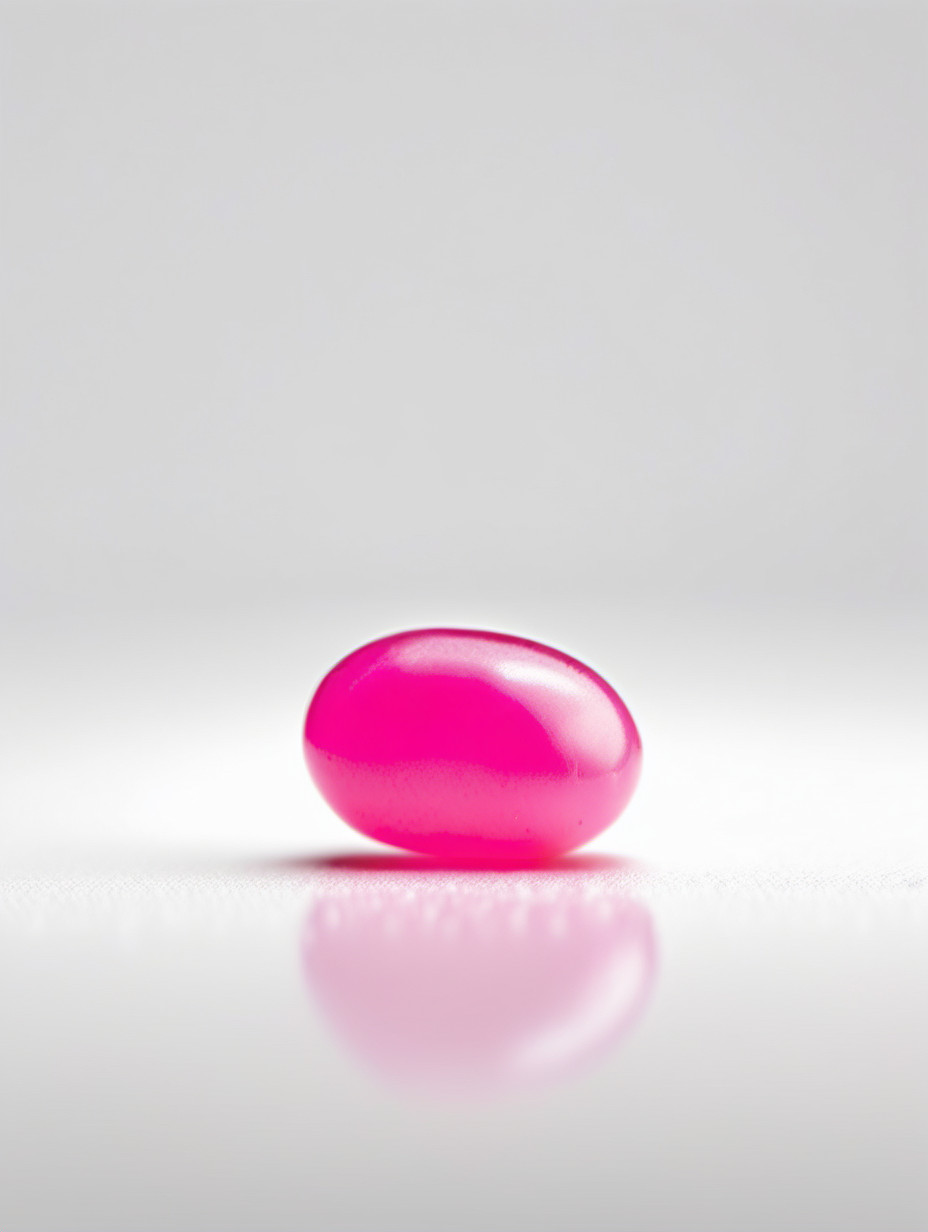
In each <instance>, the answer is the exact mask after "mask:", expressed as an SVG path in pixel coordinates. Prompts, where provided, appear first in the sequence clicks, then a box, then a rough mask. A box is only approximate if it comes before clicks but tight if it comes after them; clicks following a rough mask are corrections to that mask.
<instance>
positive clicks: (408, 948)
mask: <svg viewBox="0 0 928 1232" xmlns="http://www.w3.org/2000/svg"><path fill="white" fill-rule="evenodd" d="M304 867H307V868H311V869H312V874H313V876H312V880H313V883H314V884H313V900H312V904H311V907H310V910H309V912H308V914H307V916H306V919H305V923H304V928H303V935H302V952H303V962H304V969H305V972H306V977H307V980H308V983H309V986H310V988H311V990H312V992H313V994H314V997H315V999H316V1000H317V1002H318V1003H319V1005H320V1006H321V1008H322V1010H323V1012H324V1014H325V1015H326V1017H327V1018H328V1019H329V1020H330V1022H331V1023H332V1024H333V1026H334V1027H335V1029H336V1031H337V1032H338V1034H339V1035H340V1036H341V1037H342V1038H343V1039H344V1040H345V1042H346V1043H347V1044H348V1045H349V1046H350V1047H351V1048H352V1050H353V1051H355V1052H356V1053H357V1054H358V1055H360V1056H362V1057H364V1058H366V1059H367V1061H368V1062H370V1063H371V1064H372V1065H373V1066H374V1067H375V1068H376V1069H377V1070H379V1071H380V1072H381V1073H382V1074H383V1075H385V1076H387V1077H389V1078H390V1079H392V1080H394V1081H396V1082H399V1083H401V1084H404V1085H414V1086H416V1087H420V1088H432V1089H434V1090H436V1091H441V1092H446V1093H458V1094H465V1093H470V1092H474V1093H491V1092H493V1091H495V1090H505V1089H509V1088H512V1087H517V1086H520V1085H526V1084H532V1083H536V1082H542V1081H546V1080H548V1079H551V1078H555V1077H557V1076H558V1075H560V1074H563V1073H567V1072H570V1071H573V1070H574V1069H576V1068H578V1067H581V1066H583V1065H585V1064H588V1063H590V1062H592V1061H593V1060H595V1059H596V1058H597V1057H598V1056H600V1055H602V1054H603V1053H604V1052H606V1051H608V1050H609V1049H610V1048H612V1047H613V1046H614V1045H615V1044H616V1043H618V1041H619V1040H621V1039H622V1037H623V1036H624V1035H625V1033H626V1032H627V1031H628V1030H629V1028H630V1027H631V1026H632V1024H633V1023H634V1022H635V1020H636V1019H637V1018H638V1016H639V1015H640V1013H641V1011H642V1010H643V1008H644V1006H645V1004H646V1003H647V1001H648V998H649V996H650V993H651V989H652V987H653V983H654V979H655V973H656V965H657V957H656V956H657V947H656V941H655V934H654V926H653V923H652V920H651V916H650V914H649V913H648V911H647V910H646V908H645V907H644V906H643V905H642V904H641V903H640V902H636V901H635V900H634V898H633V897H632V888H633V882H634V876H633V875H632V874H633V869H632V866H631V865H630V864H629V863H628V862H627V861H621V860H615V859H610V858H609V857H604V856H590V855H587V856H583V855H579V856H573V857H565V858H563V859H561V860H558V861H555V862H552V863H551V864H547V865H543V866H538V865H534V866H530V867H524V868H516V867H513V866H512V865H507V866H488V865H485V864H467V865H463V864H462V865H448V864H441V865H439V864H437V863H435V862H432V861H429V860H427V859H424V858H420V857H415V856H409V857H407V856H358V857H347V856H346V857H340V858H338V857H337V858H334V859H329V860H322V861H315V862H313V863H312V865H304Z"/></svg>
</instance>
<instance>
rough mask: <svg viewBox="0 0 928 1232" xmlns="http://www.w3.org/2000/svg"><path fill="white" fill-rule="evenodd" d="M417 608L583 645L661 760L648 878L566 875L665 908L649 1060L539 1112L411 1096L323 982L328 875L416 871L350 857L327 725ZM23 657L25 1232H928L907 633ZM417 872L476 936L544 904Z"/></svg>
mask: <svg viewBox="0 0 928 1232" xmlns="http://www.w3.org/2000/svg"><path fill="white" fill-rule="evenodd" d="M442 607H443V610H442V611H439V610H438V609H439V608H442ZM414 609H417V610H419V612H420V613H421V615H422V616H423V617H424V618H425V620H426V622H428V621H429V620H434V619H440V618H442V617H443V618H444V619H445V620H450V621H456V622H459V623H471V624H483V625H487V624H490V625H493V626H497V627H498V626H502V627H518V628H519V629H520V630H521V631H523V632H528V633H530V634H534V635H536V636H546V637H547V638H548V639H549V640H551V641H552V642H554V643H555V644H558V645H561V646H563V647H564V648H565V649H568V650H570V651H572V652H575V653H576V652H583V653H585V657H586V658H587V659H588V660H589V661H591V662H592V663H593V665H594V666H596V667H598V668H600V669H601V670H603V671H604V672H605V673H606V674H607V675H608V676H610V678H611V679H613V680H614V682H615V683H616V684H617V685H618V687H619V688H620V690H621V691H622V692H623V693H624V695H625V697H626V699H627V701H628V702H629V704H630V706H631V707H632V709H633V712H634V713H635V714H636V716H637V718H638V719H639V721H640V724H641V727H642V731H643V735H644V743H645V775H644V778H643V781H642V786H641V789H640V793H639V795H638V796H637V797H636V799H635V800H634V801H633V803H632V805H631V806H630V808H629V810H628V813H627V814H626V816H625V817H624V818H623V819H622V820H620V822H619V823H618V824H617V825H616V826H615V827H614V829H613V830H612V831H610V832H609V833H608V834H607V835H605V836H603V838H602V839H601V840H600V841H599V842H598V843H596V844H594V848H595V849H596V850H599V851H603V852H607V853H608V852H611V853H613V854H616V855H618V854H621V855H623V856H626V857H632V858H633V860H634V861H635V863H634V864H633V865H632V866H624V865H623V866H621V867H620V868H619V869H618V870H617V871H616V872H614V873H607V874H603V873H601V872H599V873H597V872H596V871H595V870H594V871H584V870H583V869H582V868H579V869H575V870H574V871H573V872H570V870H569V869H568V870H566V872H565V871H562V872H561V873H560V874H550V875H549V882H550V883H551V884H553V883H557V884H559V885H560V887H561V889H560V890H559V891H558V892H559V893H561V894H562V895H566V898H565V902H582V901H583V900H584V896H588V895H589V894H590V893H604V892H605V893H606V901H612V900H610V899H609V895H610V894H611V895H612V896H613V899H615V901H616V902H618V901H622V900H625V899H627V898H629V897H630V898H631V899H632V900H633V901H636V902H639V903H642V904H643V905H644V907H645V909H646V910H647V911H648V912H649V913H650V915H651V918H652V921H653V927H654V930H655V934H656V938H657V946H658V953H659V962H658V971H657V977H656V983H655V986H654V988H653V991H652V993H651V995H650V998H649V1000H648V1003H647V1004H646V1006H645V1007H644V1010H643V1012H642V1013H641V1015H640V1017H639V1019H638V1021H637V1022H636V1023H635V1025H634V1026H633V1028H632V1029H631V1031H630V1032H629V1033H628V1035H627V1036H626V1037H625V1038H624V1039H623V1040H620V1041H618V1042H616V1043H615V1044H614V1045H613V1046H612V1047H611V1048H610V1049H607V1050H606V1052H605V1053H603V1054H602V1055H592V1056H590V1057H587V1058H586V1059H585V1060H584V1058H583V1056H582V1055H581V1056H580V1057H579V1058H578V1063H577V1065H576V1066H575V1068H574V1070H572V1071H570V1072H567V1073H566V1074H559V1075H551V1076H550V1077H549V1079H547V1080H543V1079H542V1080H539V1081H538V1082H537V1083H536V1084H535V1085H534V1086H533V1085H529V1086H528V1087H526V1088H525V1089H517V1090H513V1091H506V1090H500V1091H495V1092H494V1091H492V1090H483V1089H481V1088H480V1087H479V1085H478V1086H477V1087H475V1089H474V1090H473V1091H471V1092H468V1091H466V1090H465V1091H463V1092H462V1091H460V1090H459V1091H457V1092H455V1091H442V1090H438V1091H437V1092H435V1093H433V1094H430V1093H429V1092H428V1091H425V1092H423V1091H422V1090H420V1089H418V1088H417V1087H416V1086H415V1085H413V1086H411V1087H410V1086H408V1085H406V1084H405V1083H404V1081H403V1077H402V1074H399V1075H397V1074H395V1073H391V1072H389V1070H387V1071H383V1070H382V1069H381V1068H380V1067H378V1065H377V1064H376V1063H372V1062H371V1059H370V1057H366V1056H365V1055H363V1053H362V1052H359V1051H358V1048H357V1047H356V1046H355V1045H354V1044H353V1042H352V1039H351V1037H350V1034H349V1036H345V1035H344V1034H343V1033H340V1028H339V1023H338V1021H337V1020H333V1019H332V1018H331V1016H330V1014H328V1012H327V1011H326V1008H325V1006H324V1005H322V1004H320V1003H319V1002H318V1000H317V999H316V998H315V996H314V993H313V990H312V988H311V987H308V986H307V984H306V981H305V979H304V977H303V975H302V972H301V961H300V934H301V931H302V928H303V921H304V919H305V918H306V915H307V913H308V912H309V911H310V909H311V906H312V904H313V902H315V901H319V898H320V895H322V896H323V897H324V896H325V895H326V894H327V893H329V892H330V890H331V887H332V885H333V883H334V882H337V883H338V884H339V885H340V886H341V890H340V892H342V893H347V894H349V896H350V897H351V898H352V901H354V902H355V903H356V904H359V905H360V907H362V908H364V907H365V904H369V903H370V902H371V901H374V900H376V899H378V895H379V896H380V897H382V895H383V894H384V893H385V892H386V893H387V894H388V897H389V895H390V894H394V895H402V894H406V893H407V889H408V887H409V885H410V884H411V883H410V881H409V880H408V877H409V874H408V872H404V869H403V866H402V864H400V865H399V866H398V868H397V870H396V871H395V872H390V871H389V869H388V870H387V871H384V870H383V869H382V868H381V869H380V870H379V871H378V870H371V871H365V870H363V869H360V870H359V869H354V870H352V869H350V868H349V869H348V870H347V871H346V870H345V869H337V868H336V869H333V868H331V867H328V866H326V865H325V864H324V863H322V864H320V863H319V857H320V856H325V855H326V854H332V853H337V852H345V853H350V852H357V853H361V852H364V851H372V850H373V847H372V845H370V844H367V843H365V842H364V840H362V839H361V838H360V837H358V836H354V835H352V834H351V832H350V831H349V830H348V829H347V828H346V827H344V826H342V825H341V823H339V822H338V821H337V820H336V819H334V818H333V817H332V816H331V815H330V814H328V812H327V810H326V809H325V806H324V805H323V804H322V803H321V801H320V800H319V799H318V797H316V796H315V794H314V793H313V790H312V788H311V785H310V783H309V781H308V778H307V776H306V774H305V771H304V769H303V767H302V765H301V760H300V753H299V728H300V719H301V715H302V709H303V706H304V704H305V702H306V699H307V697H308V695H309V693H310V692H311V690H312V688H313V686H314V684H315V681H316V679H317V678H318V676H319V675H320V674H321V673H322V672H323V671H324V670H325V669H326V667H327V666H329V664H330V662H331V661H332V660H333V659H334V658H335V657H336V656H337V654H338V653H339V652H340V651H341V650H344V649H346V648H347V647H350V646H351V645H354V644H355V643H356V642H357V641H359V640H361V639H362V638H363V637H365V636H375V635H377V634H379V633H380V632H383V631H384V630H385V629H388V628H390V627H395V626H396V625H397V624H403V623H410V619H411V613H412V611H413V610H414ZM6 644H7V646H8V647H10V646H14V647H16V650H15V652H14V654H13V655H12V656H11V659H12V662H8V663H6V664H4V669H5V676H6V678H7V679H8V680H13V681H14V688H13V689H12V691H9V692H7V693H6V695H5V697H4V714H3V735H4V744H5V748H6V749H7V750H8V755H9V754H12V756H10V757H9V760H8V761H7V769H6V772H5V775H4V785H3V795H2V798H0V803H2V810H3V816H4V818H5V820H6V836H7V850H6V859H5V869H6V871H5V873H4V875H3V897H2V906H0V935H2V947H3V966H4V971H5V978H4V989H3V1000H4V1006H3V1021H4V1045H3V1049H2V1052H0V1065H2V1068H3V1071H4V1075H3V1089H4V1093H5V1094H4V1100H3V1105H2V1113H0V1116H2V1126H3V1150H2V1154H0V1159H2V1165H0V1167H2V1173H3V1183H2V1185H0V1227H2V1228H4V1230H6V1229H9V1232H19V1230H21V1229H51V1228H54V1229H59V1230H60V1229H65V1230H71V1229H88V1230H89V1229H93V1230H94V1232H97V1230H107V1229H114V1230H115V1229H122V1230H129V1232H134V1230H135V1229H152V1230H153V1232H154V1230H155V1229H175V1228H176V1229H178V1230H180V1229H195V1230H199V1229H204V1230H206V1229H243V1230H245V1229H257V1228H261V1229H265V1230H267V1232H277V1230H278V1229H280V1230H285V1229H286V1230H290V1229H294V1228H300V1229H304V1230H308V1232H316V1230H318V1232H330V1230H331V1232H348V1230H352V1232H353V1230H355V1229H377V1230H381V1229H382V1230H384V1232H387V1230H392V1229H397V1230H398V1232H399V1230H409V1232H418V1230H419V1229H422V1230H423V1232H425V1230H426V1229H431V1230H436V1229H437V1230H445V1229H448V1230H452V1229H453V1230H458V1229H460V1230H461V1232H464V1230H469V1229H474V1228H480V1229H484V1228H494V1229H497V1228H498V1229H501V1230H503V1229H505V1230H509V1229H513V1230H515V1229H519V1230H523V1229H525V1230H526V1232H527V1230H528V1229H532V1230H533V1232H534V1230H536V1229H541V1230H545V1229H551V1230H552V1232H566V1230H567V1229H574V1228H583V1229H589V1230H590V1232H599V1230H603V1232H605V1230H607V1229H608V1230H610V1232H611V1230H614V1229H628V1230H629V1232H633V1230H634V1232H638V1230H640V1229H667V1230H670V1229H678V1228H680V1227H685V1228H687V1229H693V1230H694V1232H697V1230H703V1229H705V1230H707V1232H708V1230H710V1229H711V1230H713V1232H714V1230H716V1229H732V1232H735V1230H738V1232H754V1230H758V1232H760V1230H763V1229H770V1230H771V1232H772V1230H773V1229H782V1228H784V1227H786V1228H794V1227H795V1228H800V1227H801V1228H803V1229H807V1230H810V1232H818V1230H821V1232H832V1230H836V1229H841V1232H854V1230H860V1232H871V1230H872V1232H877V1229H880V1230H881V1232H883V1230H886V1232H921V1229H922V1228H923V1227H924V1224H925V1219H926V1215H928V1189H926V1184H925V1180H924V1167H923V1163H924V1152H925V1146H926V1144H928V1123H926V1116H925V1095H926V1093H928V1092H926V1089H925V1088H926V1057H925V1044H924V1041H925V1038H926V1031H928V979H926V964H925V962H924V953H925V943H926V941H928V935H926V933H928V911H926V906H928V904H926V892H925V884H926V879H925V868H926V861H925V850H926V844H925V800H926V798H928V793H926V790H925V788H926V782H925V780H926V767H925V759H924V757H923V752H924V747H925V734H926V730H925V722H924V708H923V706H922V701H923V698H924V696H925V679H924V676H925V653H924V646H923V642H922V639H921V628H920V622H918V621H916V620H915V619H914V617H913V619H912V620H910V621H906V620H904V619H902V618H901V617H900V616H899V615H898V613H897V614H896V615H895V616H893V617H891V618H889V617H886V616H883V617H878V616H875V615H874V614H872V613H871V614H870V615H869V616H864V615H858V616H857V617H856V618H853V619H852V618H851V617H850V616H849V615H848V614H847V613H846V612H845V613H843V614H840V613H839V614H835V613H830V614H829V613H827V612H819V613H817V614H815V613H808V612H806V613H801V612H797V611H795V610H794V611H793V612H785V611H784V612H781V613H779V614H775V615H770V614H769V613H768V614H767V615H766V616H764V617H759V616H757V615H755V616H753V617H752V616H751V615H750V613H746V612H742V613H740V614H738V613H734V612H732V611H728V612H727V613H725V612H723V611H720V610H716V611H715V612H706V611H703V612H702V613H698V612H692V613H690V614H688V615H687V616H686V618H685V619H684V618H681V616H680V614H676V615H675V616H674V617H670V616H668V615H666V614H664V615H663V616H661V614H660V613H659V612H651V613H638V614H633V613H631V612H630V611H629V610H628V609H627V607H625V606H623V605H619V604H607V603H605V602H604V601H602V600H600V601H599V602H598V603H596V604H594V603H592V602H591V603H588V604H583V605H578V606H574V607H569V606H565V605H554V604H551V603H549V604H543V603H541V602H539V601H535V602H534V603H530V602H528V601H526V602H525V603H523V604H522V605H521V606H519V605H510V606H509V607H508V608H506V609H504V606H503V605H501V604H498V603H496V604H494V603H484V604H479V603H474V604H471V605H470V606H469V607H468V606H467V605H462V604H460V603H452V602H450V601H449V602H448V603H447V604H445V605H441V604H437V603H435V602H434V601H432V602H431V603H429V602H425V601H421V602H416V601H413V600H409V601H408V605H398V604H383V605H381V606H380V607H378V606H377V605H375V604H367V605H358V606H353V607H352V606H344V605H343V606H341V607H338V608H331V609H329V610H325V609H322V608H319V607H317V609H316V610H315V611H314V612H312V613H310V612H306V613H303V614H302V615H301V614H299V613H295V614H294V615H293V616H292V617H291V618H290V619H288V620H284V619H283V618H282V617H281V616H279V615H278V616H276V617H274V618H273V619H272V618H264V619H262V618H259V617H257V616H253V617H251V618H250V619H249V620H245V619H240V620H238V621H232V620H231V619H230V618H229V617H228V616H225V617H222V618H219V617H214V618H212V619H209V618H206V617H204V618H202V619H200V620H199V621H193V620H191V619H189V618H188V619H184V620H178V619H175V620H174V621H173V622H172V621H168V620H167V619H163V620H161V621H149V622H138V621H136V622H135V623H134V624H133V623H131V622H128V621H124V622H123V623H122V625H121V627H120V626H119V625H113V626H111V627H110V628H108V629H103V628H101V627H99V626H98V627H95V628H92V629H89V630H88V629H83V630H81V629H80V628H78V627H74V626H72V627H71V628H70V630H69V631H68V632H67V635H65V634H64V633H62V632H61V631H59V633H58V634H57V635H56V636H53V635H52V632H51V631H50V630H49V629H45V630H44V631H42V632H39V631H36V630H35V629H33V630H31V631H30V632H29V633H24V632H23V631H22V630H20V631H19V633H18V634H15V635H14V634H13V633H10V635H9V636H8V637H7V639H6ZM17 677H18V687H16V681H17ZM416 875H417V876H418V877H420V879H421V878H422V877H424V878H425V881H424V882H423V881H421V880H420V881H419V882H417V883H416V886H417V888H416V889H415V890H414V897H415V896H418V898H417V901H418V899H419V898H421V896H422V895H423V894H425V895H426V896H428V894H430V893H439V895H440V896H441V901H442V903H443V904H444V906H443V910H444V911H445V912H446V913H450V915H451V917H454V916H455V913H458V914H460V912H462V911H464V912H465V913H466V911H467V910H477V911H478V912H479V911H480V910H484V909H485V910H489V911H492V910H494V908H493V904H494V903H496V902H499V901H500V895H503V896H504V897H505V895H507V894H508V895H513V894H514V895H516V896H519V895H523V896H525V895H527V896H528V897H527V901H529V902H532V901H534V900H533V898H532V895H533V894H537V893H538V892H539V891H538V890H537V887H536V889H535V890H533V889H532V887H531V885H530V884H529V881H527V880H526V878H527V875H526V874H520V873H514V874H503V875H498V876H495V877H494V876H492V875H490V876H489V877H488V876H487V875H486V874H484V875H482V878H483V879H482V880H481V875H480V874H478V873H475V872H462V873H459V874H456V875H455V877H454V878H452V880H451V883H450V885H449V883H448V878H447V876H445V877H444V880H443V875H442V874H440V873H436V874H434V875H431V874H427V873H425V874H423V873H419V874H416ZM404 877H406V880H405V881H404ZM430 877H431V878H432V881H430ZM559 877H560V881H559V882H558V878H559ZM604 877H605V882H604V881H603V878H604ZM339 878H340V879H341V880H340V881H339ZM565 878H566V880H565ZM551 879H553V882H551ZM610 879H611V880H610ZM433 882H434V884H433ZM549 882H545V883H544V885H543V886H542V889H541V891H540V892H541V893H542V894H546V893H548V889H545V886H548V887H549V888H550V885H549ZM603 885H605V887H606V889H605V891H603ZM565 886H566V887H567V888H566V889H565V888H564V887H565ZM346 887H347V888H346ZM597 887H598V889H597ZM481 902H483V903H484V908H481V906H480V904H481ZM467 904H470V906H466V905H467ZM475 904H476V906H475ZM385 926H386V925H385ZM536 940H537V938H536ZM455 953H456V954H457V957H455V954H452V956H451V957H450V958H449V962H451V963H453V962H455V961H462V962H464V961H465V960H464V958H462V957H461V955H462V954H464V953H465V951H461V950H458V951H455ZM542 955H543V949H542ZM467 962H469V963H471V965H472V963H473V955H472V954H471V955H470V958H468V959H467ZM464 978H465V968H464V967H462V979H464ZM397 995H402V993H401V992H398V994H397ZM372 1012H373V1011H372ZM606 1012H608V1007H607V1011H606ZM366 1029H367V1030H368V1034H369V1029H368V1028H366ZM373 1029H374V1034H375V1036H376V1022H375V1024H374V1028H373ZM387 1051H389V1049H387ZM580 1051H581V1054H582V1049H581V1050H580Z"/></svg>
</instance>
